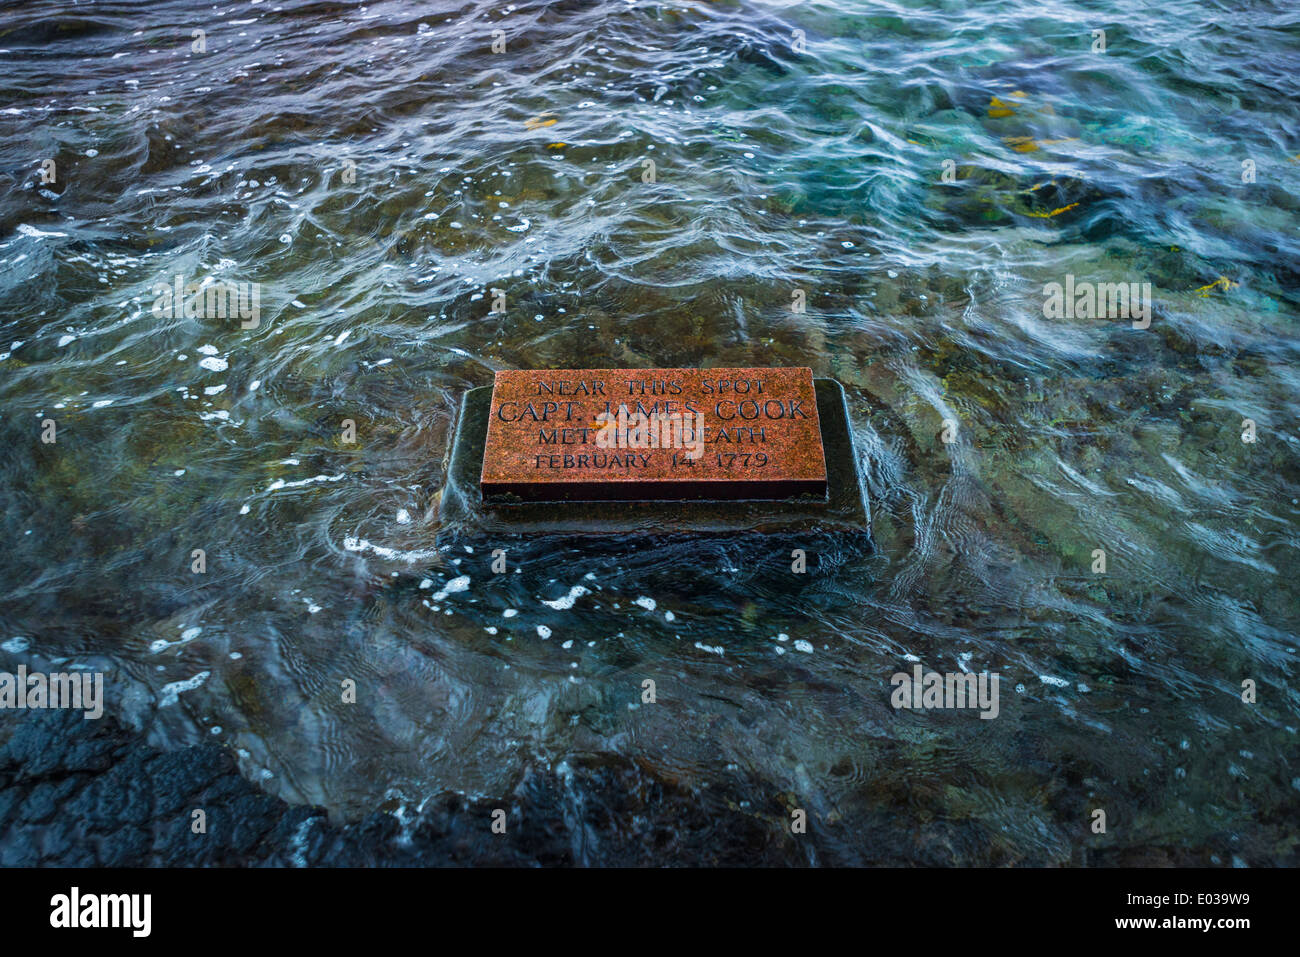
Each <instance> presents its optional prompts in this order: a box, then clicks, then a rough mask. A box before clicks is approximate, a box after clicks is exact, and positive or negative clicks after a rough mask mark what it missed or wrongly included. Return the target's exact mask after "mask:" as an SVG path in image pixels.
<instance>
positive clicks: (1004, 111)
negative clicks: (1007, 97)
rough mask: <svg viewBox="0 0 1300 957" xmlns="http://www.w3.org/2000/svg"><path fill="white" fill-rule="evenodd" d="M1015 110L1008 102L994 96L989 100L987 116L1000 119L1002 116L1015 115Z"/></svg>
mask: <svg viewBox="0 0 1300 957" xmlns="http://www.w3.org/2000/svg"><path fill="white" fill-rule="evenodd" d="M1015 115H1016V111H1015V110H1013V109H1012V108H1011V106H1010V105H1009V104H1006V103H1003V102H1002V101H1001V100H999V99H998V98H997V97H996V96H995V97H993V99H991V100H989V116H991V117H994V118H995V119H1001V118H1002V117H1004V116H1015Z"/></svg>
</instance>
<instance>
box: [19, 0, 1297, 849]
mask: <svg viewBox="0 0 1300 957" xmlns="http://www.w3.org/2000/svg"><path fill="white" fill-rule="evenodd" d="M200 29H201V30H203V31H204V36H203V43H204V44H205V46H206V48H205V49H204V50H202V51H201V52H200V51H198V50H195V49H194V48H193V47H192V44H195V43H196V42H198V41H197V40H196V39H195V37H194V36H193V32H192V31H194V30H200ZM497 30H500V31H502V34H503V37H504V40H505V49H504V51H503V52H494V51H493V42H494V38H493V31H497ZM1094 30H1104V32H1105V35H1104V41H1105V49H1104V50H1102V49H1100V48H1097V49H1094V47H1095V46H1096V45H1097V40H1098V39H1100V38H1097V37H1094V35H1093V31H1094ZM796 48H797V49H796ZM0 58H3V63H4V71H3V75H2V76H0V126H2V128H3V129H4V134H5V135H4V136H3V137H0V323H3V325H4V329H3V332H0V337H2V338H0V356H2V357H3V358H2V359H0V410H2V411H3V423H4V424H3V428H4V440H5V448H6V450H7V455H6V456H5V458H4V460H3V462H0V489H2V490H3V497H4V503H5V509H4V525H3V533H4V541H5V542H6V544H7V547H6V549H5V551H4V554H3V556H2V557H0V589H2V592H3V598H2V599H0V638H2V639H3V641H0V645H2V646H3V648H4V651H3V653H0V657H3V660H4V662H5V667H7V668H10V669H12V667H14V666H16V664H18V663H23V662H25V663H27V664H29V666H38V665H42V664H49V663H51V662H54V663H60V664H66V665H71V664H82V665H87V666H90V667H94V668H97V669H103V670H106V671H107V672H108V674H109V679H108V688H109V694H110V699H111V702H112V704H111V707H110V710H112V711H113V712H114V713H116V714H118V715H120V716H123V717H125V718H126V719H127V720H129V721H130V722H132V723H133V724H134V725H136V726H137V727H139V728H140V729H142V731H144V732H145V733H147V734H148V736H149V737H150V739H151V740H153V741H154V742H155V743H159V744H162V745H165V746H178V745H180V744H182V743H186V742H192V741H196V740H200V739H204V740H216V741H219V742H221V743H224V744H227V745H229V746H230V747H231V748H232V749H235V751H236V753H237V754H238V755H239V758H240V762H241V768H242V769H243V771H244V773H246V774H247V775H248V776H249V777H250V779H252V780H255V781H257V782H258V783H259V784H260V785H261V786H263V787H265V788H266V789H267V790H269V791H271V792H273V793H275V794H278V795H281V796H283V797H285V798H286V799H289V800H292V801H303V802H312V803H317V804H323V805H325V806H327V807H328V808H329V809H330V811H331V813H332V814H334V815H335V816H336V817H338V818H339V819H355V818H358V817H360V816H362V815H364V814H366V813H368V812H370V811H372V810H374V809H376V808H379V807H383V808H387V809H390V810H393V811H394V812H395V813H401V814H407V813H410V812H412V811H413V810H414V809H417V808H418V807H419V806H420V804H421V802H422V801H424V800H425V799H426V798H427V797H429V796H430V795H433V794H437V793H439V792H442V791H445V790H456V791H462V792H464V793H466V794H472V795H475V796H492V797H496V796H501V797H502V798H503V800H507V801H508V800H509V795H511V794H512V792H513V791H514V789H515V788H516V787H518V785H519V782H520V780H521V779H522V778H523V776H525V775H526V774H531V773H536V772H537V769H544V770H545V771H546V773H552V774H555V775H557V776H558V777H559V779H561V780H564V781H568V782H570V786H571V789H572V793H571V804H572V808H573V809H574V811H573V817H574V818H575V819H583V817H584V814H590V815H592V817H591V821H589V823H588V826H586V827H585V828H584V827H580V826H576V825H574V824H573V823H572V821H566V822H555V826H557V827H559V826H567V827H570V828H572V829H573V830H574V833H575V838H574V840H575V847H579V850H577V851H575V858H576V859H579V860H583V861H587V862H591V863H601V862H604V861H609V860H612V859H613V857H612V856H611V855H612V852H610V851H609V850H608V848H610V847H613V846H618V847H622V848H625V847H626V846H627V841H626V837H627V835H628V834H635V833H638V831H637V829H638V828H639V827H641V826H642V824H641V823H638V822H636V821H633V820H632V819H631V818H629V817H628V816H627V815H620V814H615V813H608V814H604V815H600V814H596V812H595V811H594V810H592V809H596V808H608V807H612V806H616V805H618V804H619V801H618V800H617V797H618V796H620V795H627V794H631V793H636V794H638V795H640V796H641V797H642V799H643V805H642V810H641V811H640V812H639V813H640V814H641V815H642V816H643V817H646V818H649V819H652V820H654V821H656V822H659V823H660V824H665V823H666V825H671V823H672V822H673V821H674V820H682V819H686V818H687V817H690V818H691V819H692V820H694V819H696V818H697V817H698V816H699V815H700V814H704V815H705V816H706V817H707V815H708V813H709V812H710V809H727V810H728V811H735V810H736V809H742V810H743V811H744V812H745V813H748V814H750V815H752V817H753V820H754V830H753V832H752V833H751V834H750V835H748V837H746V838H745V840H746V841H748V842H751V843H752V844H753V846H754V849H755V850H754V857H755V859H759V858H761V857H762V853H760V849H761V848H766V847H768V846H769V845H771V846H776V845H780V846H787V845H785V844H784V843H783V842H786V841H790V840H793V839H792V838H790V837H789V836H788V835H787V834H786V827H787V822H788V821H789V819H790V813H789V812H790V809H792V808H802V809H805V810H807V812H808V814H809V819H810V820H809V831H808V834H806V835H804V836H802V837H801V838H800V839H799V841H798V842H797V843H796V844H794V845H789V846H793V847H794V848H796V850H794V851H792V852H791V853H793V854H794V855H795V856H796V857H797V858H799V859H804V860H809V861H816V862H820V863H894V864H915V863H923V864H928V863H962V864H1004V863H1020V864H1064V863H1073V864H1097V863H1102V864H1104V863H1178V864H1191V863H1196V864H1222V865H1225V866H1228V865H1233V864H1244V865H1267V864H1281V863H1289V864H1294V863H1295V862H1296V854H1297V850H1296V828H1295V812H1296V808H1297V798H1300V794H1298V793H1297V792H1298V790H1300V762H1298V761H1297V755H1298V754H1300V752H1298V751H1297V746H1296V745H1297V742H1296V728H1297V726H1300V715H1298V714H1297V711H1298V710H1300V701H1297V697H1296V694H1295V691H1294V690H1293V688H1292V687H1291V679H1292V677H1293V675H1294V671H1295V667H1296V661H1297V658H1296V644H1297V638H1296V627H1297V620H1298V618H1300V615H1298V613H1297V591H1296V584H1295V581H1294V579H1293V578H1292V577H1291V574H1290V570H1291V568H1292V566H1291V564H1290V563H1291V562H1292V561H1294V560H1295V558H1296V548H1297V515H1298V514H1300V504H1298V502H1300V467H1298V466H1300V458H1298V455H1297V452H1298V449H1297V435H1296V429H1295V422H1296V420H1297V412H1298V411H1300V408H1298V403H1297V396H1298V393H1297V379H1296V373H1295V371H1294V369H1295V360H1296V358H1297V351H1298V350H1297V336H1296V331H1295V319H1296V316H1297V309H1298V306H1300V293H1298V291H1297V285H1298V283H1297V279H1298V278H1300V275H1298V273H1297V265H1296V264H1297V261H1298V258H1297V253H1298V252H1300V240H1298V238H1297V225H1298V223H1300V201H1298V200H1297V198H1296V197H1297V195H1300V112H1297V109H1296V103H1297V100H1298V96H1300V81H1298V80H1297V75H1298V69H1297V68H1298V67H1300V10H1297V8H1296V7H1294V6H1293V5H1289V4H1284V3H1246V4H1225V3H1191V2H1173V3H1169V2H1161V3H1152V2H1138V3H1126V4H1119V3H1116V2H1114V0H1106V2H1095V3H1077V4H1065V3H1047V4H1043V3H1025V2H1022V0H1014V2H993V3H981V4H976V5H966V4H960V3H955V2H946V3H873V2H865V0H837V2H835V3H811V4H809V3H804V4H785V5H783V4H776V3H757V2H749V0H746V2H718V3H682V4H672V3H664V4H656V3H641V2H576V0H573V2H560V3H550V4H543V3H519V4H508V5H497V4H479V3H472V2H467V3H462V4H452V3H433V4H415V3H396V2H387V3H371V4H365V5H361V4H349V3H334V4H321V3H316V2H281V3H272V2H262V3H258V2H239V3H233V4H230V5H219V6H212V5H197V4H194V5H192V4H182V3H150V4H128V3H116V4H104V5H97V6H96V7H95V8H94V9H88V8H85V7H83V6H82V5H77V4H71V3H61V2H50V3H40V4H31V5H28V4H5V5H3V6H2V7H0ZM46 160H52V161H53V166H52V168H51V167H46V166H44V165H43V164H44V163H45V161H46ZM648 160H651V161H653V163H654V166H653V177H650V176H649V173H650V172H651V169H650V167H648V166H647V165H646V161H648ZM945 174H946V175H945ZM51 175H52V181H47V180H49V179H50V177H51ZM651 178H652V179H653V181H647V180H648V179H651ZM177 275H180V276H181V277H182V278H183V282H195V283H197V282H202V281H204V280H205V279H207V280H209V282H215V281H221V282H230V283H243V284H257V292H258V302H259V309H260V312H259V315H258V316H257V319H256V324H255V325H250V326H249V327H247V328H241V326H242V325H243V323H241V321H240V320H239V319H237V318H219V317H215V316H207V315H191V316H186V315H185V314H184V310H180V313H179V314H172V312H170V311H169V310H166V309H155V306H156V305H158V304H159V298H160V295H161V293H160V292H159V288H158V287H159V284H162V286H164V287H165V286H167V285H169V284H171V283H173V282H174V278H175V277H176V276H177ZM1067 277H1074V280H1077V281H1078V282H1093V283H1099V282H1106V283H1111V282H1114V283H1119V282H1122V283H1126V284H1130V283H1135V284H1138V287H1139V288H1142V286H1143V284H1150V302H1151V310H1150V314H1149V319H1150V322H1149V326H1148V327H1146V328H1135V326H1134V322H1133V321H1130V318H1128V317H1124V316H1114V315H1112V316H1109V317H1100V318H1091V317H1090V316H1086V315H1083V316H1080V315H1071V316H1070V317H1068V318H1066V317H1059V318H1048V316H1047V314H1046V313H1045V310H1044V303H1045V298H1046V297H1045V294H1044V287H1045V286H1047V285H1048V284H1050V283H1061V284H1064V283H1066V282H1067ZM241 288H246V289H248V290H250V291H251V288H252V287H251V286H247V287H241ZM493 289H501V290H504V293H505V310H504V312H499V313H493V312H491V311H490V310H491V307H492V300H493V298H494V296H495V294H494V293H493V292H492V290H493ZM798 290H802V292H803V297H804V300H805V301H806V311H804V312H796V311H794V310H793V309H792V303H793V302H794V300H795V296H796V291H798ZM250 295H251V292H250ZM1072 312H1073V310H1072ZM246 321H247V320H246ZM1140 324H1141V321H1140V320H1139V325H1140ZM754 365H807V366H810V367H812V368H813V370H814V371H815V373H816V374H817V375H819V376H828V377H834V378H836V379H838V380H839V381H840V382H842V383H843V384H844V386H845V387H846V390H847V392H848V395H849V407H850V415H851V417H852V420H853V426H854V431H855V440H856V442H857V444H858V450H859V455H860V466H861V468H862V470H863V473H864V475H865V477H866V482H867V486H868V492H869V495H870V499H871V511H872V519H873V535H874V539H875V544H876V550H875V551H874V552H873V553H872V554H871V555H869V556H856V557H852V558H851V559H846V560H845V561H843V562H840V563H837V564H833V565H832V566H831V567H828V568H825V569H823V570H821V571H819V572H818V574H817V575H815V576H813V577H812V578H811V579H810V580H808V581H802V580H801V581H799V582H798V583H792V582H791V581H789V580H787V579H785V578H781V577H779V576H778V577H774V576H772V575H769V574H766V573H762V572H761V571H760V566H761V565H762V564H763V563H764V562H765V561H766V560H767V556H765V555H757V554H755V555H752V556H747V555H746V554H744V553H741V554H739V555H737V554H736V553H735V551H734V550H733V551H729V552H726V551H713V550H711V549H709V548H707V547H702V546H700V545H699V544H698V543H693V542H681V541H652V542H650V543H648V544H644V545H640V544H638V545H633V544H631V543H629V544H628V546H627V547H626V548H625V549H622V550H620V549H618V548H615V549H612V550H611V549H608V548H604V547H601V548H597V547H592V548H590V549H584V548H582V547H579V546H574V545H572V544H571V543H563V544H561V543H558V542H557V543H555V547H554V548H548V547H547V544H546V542H542V543H541V544H540V545H535V546H531V547H530V548H528V549H517V551H516V556H515V557H516V558H522V559H523V561H522V564H520V563H518V562H516V563H515V564H514V566H513V567H512V570H511V573H510V574H506V575H503V576H496V575H492V574H491V572H490V568H489V563H490V561H491V559H490V556H489V547H490V546H491V545H492V543H486V547H481V548H476V549H475V550H474V551H473V552H472V553H471V552H467V551H465V550H464V548H463V547H457V548H455V549H440V548H439V547H438V546H437V544H436V541H435V540H436V539H437V537H438V536H439V533H440V532H444V531H446V529H445V528H444V521H443V516H442V514H441V512H440V505H441V498H440V494H441V489H442V484H443V479H444V471H445V456H446V452H447V446H448V442H449V438H450V435H451V430H452V428H453V424H454V420H455V416H456V411H457V408H458V403H459V399H460V397H461V396H462V395H463V394H464V392H465V391H466V390H468V389H469V388H472V387H475V386H481V385H486V384H489V383H490V382H491V380H492V374H493V372H494V370H497V369H506V368H541V367H602V366H604V367H643V366H644V367H656V366H659V367H672V366H686V367H707V366H754ZM1245 419H1250V420H1252V422H1253V423H1254V426H1255V433H1256V434H1255V438H1256V441H1255V442H1246V441H1243V439H1242V435H1243V433H1244V432H1246V431H1248V427H1247V426H1245V425H1244V424H1243V420H1245ZM49 420H52V421H53V422H54V423H55V429H56V433H55V434H56V441H54V442H53V443H48V442H44V441H42V435H43V433H44V431H45V429H46V426H45V423H46V422H47V421H49ZM344 420H352V422H353V423H354V425H355V431H356V441H355V442H347V441H344V438H345V436H344V428H345V426H344ZM946 421H951V423H953V424H954V425H955V432H954V433H952V434H951V435H950V436H949V437H952V438H954V439H955V441H952V442H945V441H944V440H943V439H944V432H945V422H946ZM788 545H789V543H788V542H785V541H782V542H779V543H774V546H773V547H774V550H784V551H786V552H788V550H789V549H788ZM195 549H202V550H203V551H204V552H205V571H204V573H203V574H195V573H194V572H193V571H192V562H193V557H192V556H193V551H194V550H195ZM1097 549H1101V550H1103V551H1104V552H1105V558H1106V569H1105V571H1104V573H1103V572H1097V571H1094V568H1095V567H1096V561H1097V559H1096V556H1095V550H1097ZM515 569H517V572H515ZM548 602H549V603H550V604H548ZM510 612H514V613H513V614H510ZM915 662H919V663H921V664H923V666H924V667H925V668H927V669H933V670H936V671H941V672H955V671H965V670H970V671H976V672H981V671H986V670H988V671H996V672H998V673H999V675H1000V676H1001V680H1002V703H1001V713H1000V715H999V717H998V719H996V720H979V718H978V717H977V715H976V714H974V713H969V712H967V713H942V712H938V713H925V712H899V711H896V710H894V709H893V708H892V707H891V706H890V703H889V696H890V691H891V687H890V684H889V679H890V676H891V675H892V674H894V673H895V672H898V671H910V669H911V667H912V664H913V663H915ZM647 678H649V679H652V680H654V681H655V682H656V687H657V694H658V701H657V702H656V703H655V704H653V705H650V704H642V703H641V692H642V682H643V681H644V680H645V679H647ZM344 680H353V681H356V683H357V686H358V697H357V701H356V703H355V704H345V703H343V702H342V701H341V695H340V691H339V689H340V687H341V683H342V682H343V681H344ZM1246 680H1250V681H1253V682H1254V683H1255V686H1256V689H1257V700H1256V701H1255V702H1254V703H1249V704H1248V703H1244V702H1243V701H1242V700H1241V694H1242V682H1243V681H1246ZM574 768H579V769H582V770H583V773H582V774H579V775H575V774H574V773H573V769H574ZM595 782H599V783H595ZM647 794H649V795H651V797H646V795H647ZM1096 808H1102V809H1105V810H1106V811H1107V817H1108V822H1109V824H1108V830H1107V832H1106V833H1105V834H1093V833H1092V832H1091V830H1090V829H1089V825H1090V823H1091V817H1090V815H1091V812H1092V811H1093V810H1094V809H1096ZM593 822H594V823H593ZM576 835H580V837H579V836H576ZM736 840H737V839H736V837H735V836H734V835H732V836H731V837H730V838H729V837H728V835H727V834H725V833H710V832H708V830H707V828H705V829H704V830H702V831H700V830H697V831H696V832H694V836H693V837H692V838H691V839H690V840H687V839H685V838H683V840H682V843H681V846H679V847H674V848H669V849H666V850H665V849H645V850H644V851H643V852H642V853H640V856H639V858H638V859H641V860H644V861H646V862H649V863H669V862H672V861H687V862H689V861H695V860H707V859H710V858H711V857H712V856H716V851H717V848H718V847H721V846H730V847H732V848H733V850H734V849H735V844H734V842H735V841H736ZM729 841H731V842H732V843H731V844H730V845H728V842H729ZM742 850H743V848H742Z"/></svg>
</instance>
